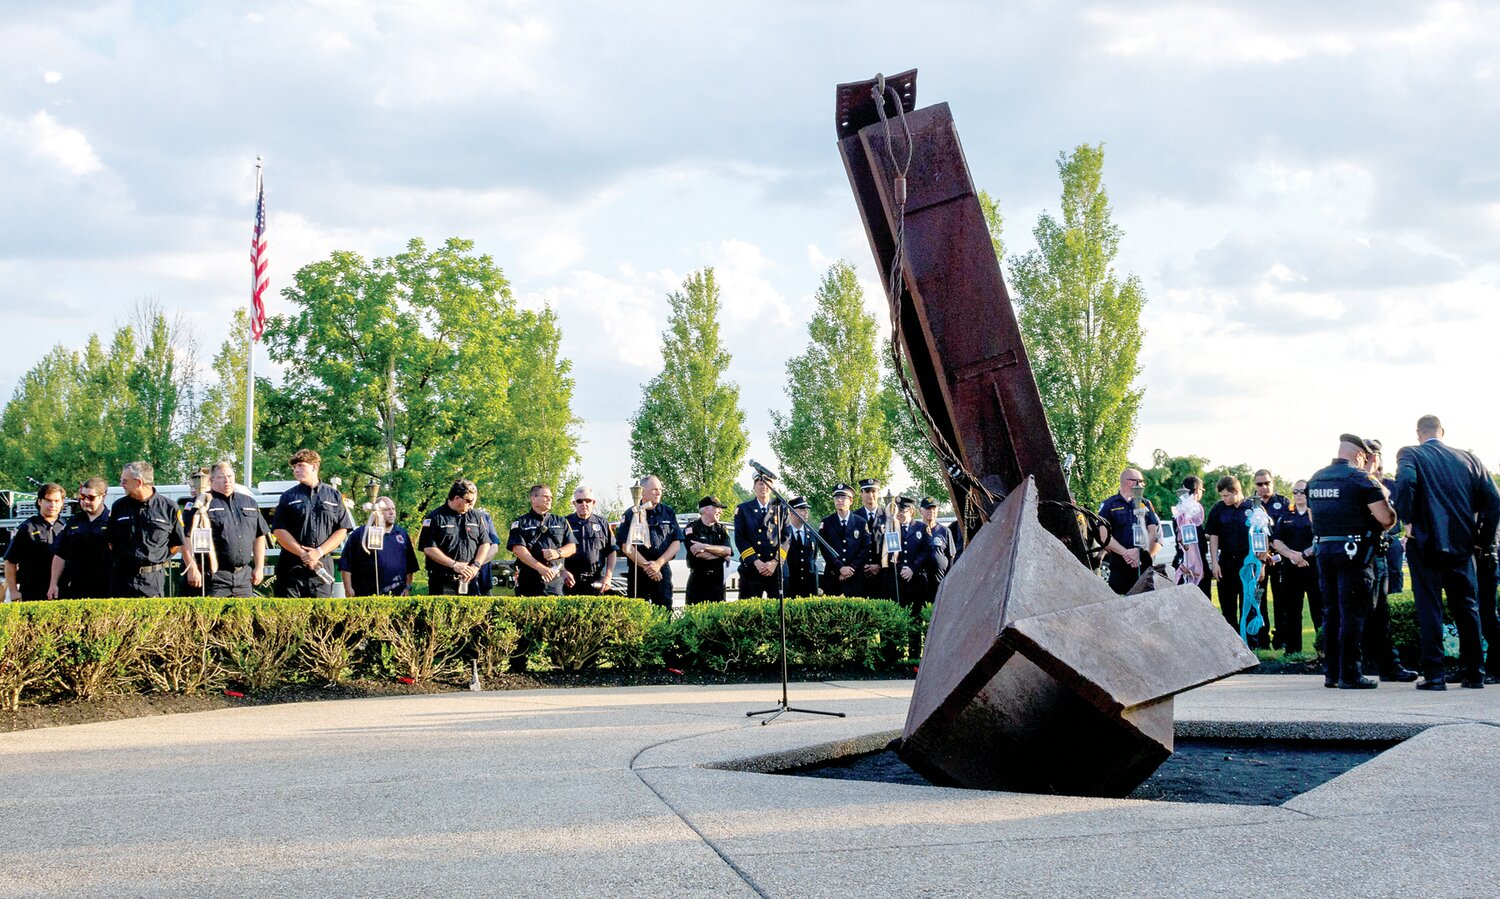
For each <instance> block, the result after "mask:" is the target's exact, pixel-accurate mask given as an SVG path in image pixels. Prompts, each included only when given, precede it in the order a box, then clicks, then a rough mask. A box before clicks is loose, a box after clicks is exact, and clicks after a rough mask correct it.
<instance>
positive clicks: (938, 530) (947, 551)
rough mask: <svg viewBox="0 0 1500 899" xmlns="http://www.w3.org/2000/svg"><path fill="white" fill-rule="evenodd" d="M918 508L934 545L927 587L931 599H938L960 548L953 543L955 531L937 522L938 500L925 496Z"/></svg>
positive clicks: (928, 568) (928, 536)
mask: <svg viewBox="0 0 1500 899" xmlns="http://www.w3.org/2000/svg"><path fill="white" fill-rule="evenodd" d="M917 508H918V509H920V510H921V513H922V524H923V525H925V526H926V528H927V539H928V540H929V541H931V543H932V560H931V561H930V562H928V563H927V586H928V592H929V593H931V594H932V596H931V598H932V599H936V598H937V591H938V587H939V586H940V585H941V584H942V583H943V578H945V577H947V576H948V569H949V568H952V567H953V562H954V561H955V560H956V559H957V558H958V547H957V546H956V545H955V544H954V541H953V529H952V528H949V527H948V526H947V525H945V524H942V523H941V522H939V521H938V520H937V510H938V504H937V500H935V499H933V498H932V497H930V496H924V497H922V502H921V503H920V504H919V505H918V507H917Z"/></svg>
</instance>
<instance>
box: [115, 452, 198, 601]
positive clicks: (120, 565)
mask: <svg viewBox="0 0 1500 899" xmlns="http://www.w3.org/2000/svg"><path fill="white" fill-rule="evenodd" d="M120 486H121V487H123V488H124V489H125V495H124V496H122V497H120V498H119V499H117V500H115V504H114V506H113V507H111V508H110V510H109V548H110V553H111V556H112V558H111V561H110V566H111V568H110V575H111V578H112V584H111V589H110V593H111V594H113V595H114V596H119V597H134V596H162V595H163V594H164V593H165V592H166V582H167V563H168V562H169V561H170V560H171V558H172V554H173V553H177V552H181V553H182V569H183V573H184V574H185V575H186V577H187V583H188V586H190V587H198V586H201V585H202V584H203V576H202V572H200V571H199V570H198V563H197V562H196V561H194V559H193V555H192V553H191V552H188V551H187V550H185V549H184V547H185V546H186V545H187V539H186V535H185V534H184V533H183V529H182V512H180V511H179V510H178V508H177V504H176V503H174V502H172V501H171V500H170V499H168V498H167V497H165V496H163V495H162V494H160V493H158V492H157V490H156V470H155V469H154V468H153V467H152V465H151V463H149V462H131V463H130V464H129V465H126V466H125V468H124V469H123V470H121V472H120Z"/></svg>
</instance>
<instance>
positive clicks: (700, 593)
mask: <svg viewBox="0 0 1500 899" xmlns="http://www.w3.org/2000/svg"><path fill="white" fill-rule="evenodd" d="M685 601H686V602H687V604H688V605H690V606H692V605H697V604H698V603H701V602H723V601H724V566H723V565H712V566H705V567H703V568H691V567H690V568H689V569H688V579H687V596H686V597H685Z"/></svg>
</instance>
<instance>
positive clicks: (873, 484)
mask: <svg viewBox="0 0 1500 899" xmlns="http://www.w3.org/2000/svg"><path fill="white" fill-rule="evenodd" d="M859 489H861V490H879V489H880V479H879V478H865V479H864V480H863V481H860V482H859Z"/></svg>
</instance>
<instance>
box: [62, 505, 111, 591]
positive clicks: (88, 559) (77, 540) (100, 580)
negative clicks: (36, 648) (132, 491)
mask: <svg viewBox="0 0 1500 899" xmlns="http://www.w3.org/2000/svg"><path fill="white" fill-rule="evenodd" d="M108 492H109V485H108V484H106V483H105V482H104V479H103V478H89V479H88V480H87V481H84V482H83V483H82V484H81V485H79V487H78V514H77V515H74V516H73V517H72V518H69V519H68V524H67V526H66V527H65V528H63V532H62V535H61V536H60V537H58V538H57V555H56V556H55V557H53V559H52V586H50V587H48V588H47V598H48V599H103V598H106V597H108V596H109V510H108V509H107V508H105V506H104V495H105V494H106V493H108Z"/></svg>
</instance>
